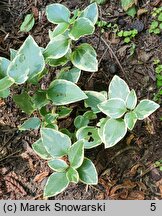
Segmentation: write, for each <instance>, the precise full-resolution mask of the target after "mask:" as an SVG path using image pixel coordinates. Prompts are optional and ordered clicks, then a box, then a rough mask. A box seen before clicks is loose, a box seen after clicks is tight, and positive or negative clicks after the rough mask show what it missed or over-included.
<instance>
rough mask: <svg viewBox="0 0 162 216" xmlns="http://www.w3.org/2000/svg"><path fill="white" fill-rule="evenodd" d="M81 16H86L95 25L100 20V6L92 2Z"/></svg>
mask: <svg viewBox="0 0 162 216" xmlns="http://www.w3.org/2000/svg"><path fill="white" fill-rule="evenodd" d="M80 17H85V18H87V19H89V20H90V21H91V22H92V23H93V24H94V25H95V24H96V22H97V20H98V7H97V4H96V3H93V4H90V5H89V6H88V7H86V8H85V9H84V11H83V13H81V16H80Z"/></svg>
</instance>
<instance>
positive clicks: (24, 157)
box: [0, 0, 162, 200]
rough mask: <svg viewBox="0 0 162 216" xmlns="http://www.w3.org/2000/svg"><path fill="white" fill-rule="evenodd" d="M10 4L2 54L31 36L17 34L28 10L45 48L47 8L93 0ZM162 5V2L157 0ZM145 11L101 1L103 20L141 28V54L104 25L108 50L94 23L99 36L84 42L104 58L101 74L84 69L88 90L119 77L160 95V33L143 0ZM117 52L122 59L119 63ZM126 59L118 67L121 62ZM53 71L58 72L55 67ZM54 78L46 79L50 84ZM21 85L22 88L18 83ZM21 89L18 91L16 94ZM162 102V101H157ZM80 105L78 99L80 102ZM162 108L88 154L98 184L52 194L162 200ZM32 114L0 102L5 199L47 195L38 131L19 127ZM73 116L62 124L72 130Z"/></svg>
mask: <svg viewBox="0 0 162 216" xmlns="http://www.w3.org/2000/svg"><path fill="white" fill-rule="evenodd" d="M11 2H12V3H11V5H10V4H9V5H7V9H5V11H4V10H2V11H1V9H0V56H4V57H9V48H14V49H18V48H19V47H20V45H21V44H22V43H23V41H24V39H25V38H26V37H27V36H28V33H21V32H19V28H20V25H21V23H22V21H23V19H24V17H25V15H26V14H27V13H29V12H31V11H33V13H34V14H35V18H36V24H35V26H34V28H33V29H32V31H31V32H30V34H31V35H32V36H33V37H34V39H35V40H36V41H37V43H38V44H39V45H41V46H42V47H45V45H46V44H47V43H48V40H49V39H48V30H49V29H52V28H53V26H52V25H51V24H49V23H48V22H47V20H46V16H45V7H46V5H48V4H50V3H53V2H57V3H58V2H59V3H60V2H61V3H63V4H64V5H66V6H68V7H69V8H70V9H71V10H74V9H76V8H81V9H82V8H85V7H86V6H87V5H88V4H89V1H88V0H87V1H81V0H75V1H74V0H72V1H66V0H65V1H61V0H60V1H52V0H44V1H43V0H36V1H32V0H20V1H16V0H13V1H11ZM157 2H158V1H157ZM138 6H139V8H145V9H147V10H148V13H147V14H143V15H141V16H140V17H139V20H138V19H136V18H134V19H131V18H130V17H128V16H127V15H126V14H125V13H124V12H123V11H122V9H121V7H120V4H119V1H117V0H116V1H114V0H113V1H112V0H110V1H107V3H106V4H105V5H104V6H102V7H101V6H100V8H99V9H100V19H101V18H102V19H104V20H105V21H107V22H111V23H112V24H115V23H118V26H119V28H120V29H121V28H123V26H124V28H125V29H127V28H131V26H133V28H137V30H138V31H139V33H138V35H137V36H136V37H135V39H134V43H135V44H136V51H135V53H134V55H132V56H130V52H129V50H130V49H129V47H128V46H127V45H125V44H124V43H123V41H122V40H121V39H118V38H115V37H114V36H113V35H114V34H112V32H111V31H110V29H107V30H105V32H104V33H103V34H102V38H104V41H105V42H107V43H108V44H109V45H110V47H111V49H112V50H110V49H108V50H107V52H106V54H105V55H103V53H104V52H105V50H106V49H107V46H106V45H105V43H104V42H103V41H102V40H101V33H100V29H99V28H96V32H95V34H94V35H93V36H91V37H87V38H86V40H87V41H88V42H89V43H91V44H92V45H93V46H94V47H95V48H96V50H97V53H98V59H99V60H100V65H99V71H98V72H97V73H95V74H94V75H93V76H91V75H92V74H91V73H86V72H84V73H83V74H82V78H81V80H80V81H79V83H78V85H79V86H80V87H81V88H82V89H83V90H97V91H101V90H107V87H108V85H109V82H110V81H111V79H112V77H113V76H114V74H117V75H119V76H120V77H121V78H123V79H124V80H126V81H127V83H128V85H129V86H130V88H133V89H135V91H136V92H137V96H138V98H139V99H143V98H148V99H151V100H152V99H153V98H154V95H155V94H156V93H157V88H156V77H155V68H154V65H153V60H154V59H156V58H159V59H160V60H161V62H162V55H161V52H162V35H159V36H156V35H150V34H149V32H148V27H149V24H150V22H151V16H150V13H151V10H152V9H153V4H152V3H150V1H149V2H148V1H145V0H144V1H140V5H138ZM114 55H115V57H116V58H117V59H118V60H119V62H117V61H116V59H115V58H114ZM119 63H120V65H119ZM53 72H55V71H53ZM50 79H51V75H49V76H47V77H46V79H45V81H44V82H45V83H43V84H44V85H46V84H47V83H46V82H48V81H49V80H50ZM20 88H22V87H21V86H20ZM17 91H19V89H12V94H14V93H15V92H17ZM159 103H161V101H159ZM80 106H82V104H78V106H77V107H80ZM160 117H162V108H160V109H159V110H158V111H157V112H155V113H154V114H152V115H151V116H150V117H149V118H147V119H146V120H144V121H139V122H138V123H137V124H136V127H135V128H134V130H133V132H128V133H127V136H126V137H125V138H124V139H123V140H122V141H121V142H120V143H119V144H118V145H116V146H115V147H113V148H110V149H106V150H105V149H104V148H103V146H100V147H98V148H97V149H95V150H94V149H92V150H89V151H87V152H86V155H87V156H88V157H90V158H91V159H92V160H93V162H94V163H95V165H96V167H97V170H98V173H99V184H98V185H97V186H89V187H87V186H85V185H83V184H82V183H79V184H78V185H74V184H71V185H70V186H69V187H68V188H67V189H66V190H65V191H64V192H63V193H61V194H60V195H58V196H56V197H54V198H53V199H89V200H90V199H97V200H100V199H118V200H119V199H126V200H129V199H139V200H141V199H142V200H143V199H149V200H152V199H162V171H160V169H159V167H155V165H154V164H155V162H156V161H158V160H162V121H160ZM26 119H27V115H26V114H24V113H22V112H21V110H19V109H18V108H17V107H16V105H15V104H14V102H13V100H12V98H11V97H8V98H7V99H5V100H0V180H1V181H0V198H1V199H27V200H30V199H43V196H42V191H43V187H44V185H45V183H46V180H47V178H48V176H49V174H50V173H51V170H50V169H49V168H48V166H47V163H46V162H45V161H44V160H41V159H40V158H39V157H38V156H37V155H36V154H35V153H34V152H33V150H32V148H31V145H32V143H33V142H34V141H35V140H36V139H37V138H38V137H39V131H34V132H24V133H20V132H19V131H18V128H17V127H18V125H19V124H20V123H22V122H23V121H24V120H26ZM73 120H74V115H73V114H72V115H71V116H70V117H69V118H68V119H65V120H63V121H62V122H60V125H64V126H66V127H67V128H69V129H70V128H71V127H72V125H73Z"/></svg>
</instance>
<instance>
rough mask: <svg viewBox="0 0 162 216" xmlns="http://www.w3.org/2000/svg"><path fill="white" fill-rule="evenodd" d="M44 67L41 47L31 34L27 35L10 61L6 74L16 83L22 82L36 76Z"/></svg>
mask: <svg viewBox="0 0 162 216" xmlns="http://www.w3.org/2000/svg"><path fill="white" fill-rule="evenodd" d="M44 67H45V61H44V57H43V55H42V51H41V48H40V47H39V46H38V45H37V44H36V42H35V41H34V39H33V38H32V36H30V35H29V36H28V37H27V39H26V40H25V41H24V43H23V45H22V46H21V47H20V49H19V50H18V52H17V55H16V57H15V58H14V60H13V61H12V62H11V63H10V65H9V67H8V70H7V74H8V75H9V76H10V77H12V78H13V79H14V80H15V82H16V83H17V84H22V83H24V82H25V81H26V80H27V79H28V78H29V80H30V79H32V78H33V77H35V76H37V75H38V74H39V73H41V72H42V71H43V69H44Z"/></svg>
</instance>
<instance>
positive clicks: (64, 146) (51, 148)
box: [41, 128, 71, 158]
mask: <svg viewBox="0 0 162 216" xmlns="http://www.w3.org/2000/svg"><path fill="white" fill-rule="evenodd" d="M41 137H42V141H43V144H44V146H45V149H46V150H47V152H48V153H49V154H50V155H51V156H52V157H54V158H57V157H62V156H64V155H65V154H67V153H68V149H69V148H70V146H71V140H70V138H69V137H68V136H67V135H65V134H63V133H61V132H59V131H56V130H53V129H50V128H42V129H41Z"/></svg>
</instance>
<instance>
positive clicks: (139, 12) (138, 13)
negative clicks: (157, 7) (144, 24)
mask: <svg viewBox="0 0 162 216" xmlns="http://www.w3.org/2000/svg"><path fill="white" fill-rule="evenodd" d="M147 12H148V10H147V9H146V8H140V9H139V10H138V11H137V17H138V18H140V16H141V15H143V14H145V13H147Z"/></svg>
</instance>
